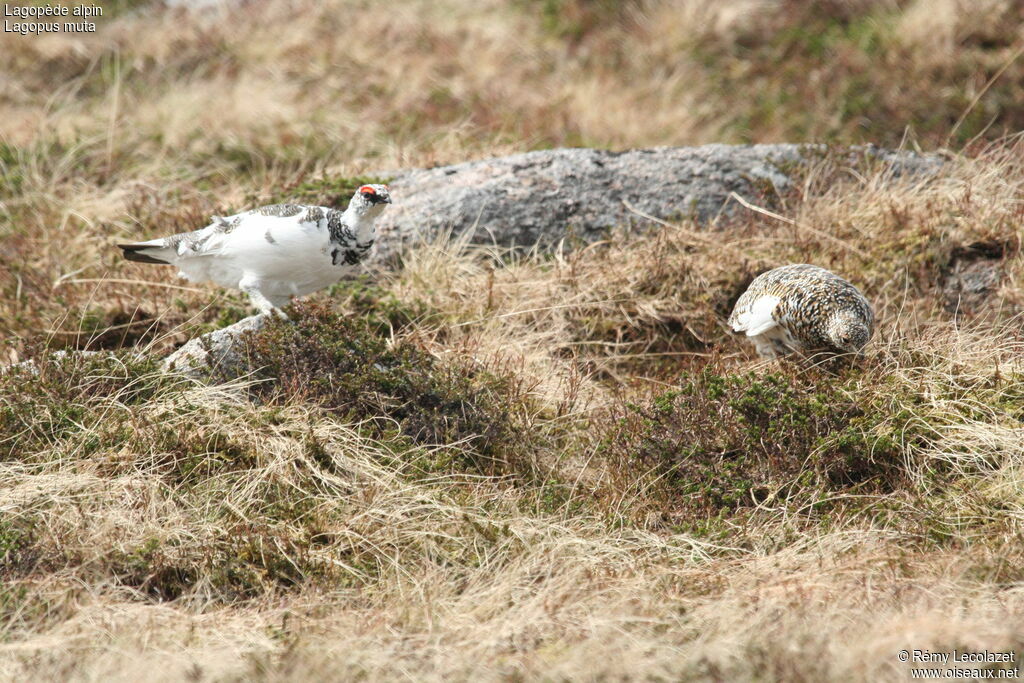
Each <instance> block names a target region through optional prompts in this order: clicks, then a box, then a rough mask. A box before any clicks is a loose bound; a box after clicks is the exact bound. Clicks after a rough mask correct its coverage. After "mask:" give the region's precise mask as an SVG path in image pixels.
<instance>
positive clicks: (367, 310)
mask: <svg viewBox="0 0 1024 683" xmlns="http://www.w3.org/2000/svg"><path fill="white" fill-rule="evenodd" d="M328 293H329V294H330V295H331V297H333V298H334V299H336V300H338V301H339V303H340V305H341V306H342V307H343V308H344V309H345V310H346V311H351V312H352V314H353V315H355V316H357V317H360V318H362V319H363V320H365V321H366V323H367V325H369V327H370V329H371V330H372V331H373V332H374V333H375V334H390V333H391V332H394V331H399V330H403V329H405V328H407V327H409V326H410V325H411V324H412V323H413V322H420V323H423V322H425V321H428V320H429V319H430V318H431V317H432V316H433V315H434V314H433V313H432V311H431V310H430V309H429V308H428V307H427V306H426V305H425V304H423V303H421V302H416V303H414V304H408V303H406V302H403V301H399V299H398V298H397V297H396V296H395V295H394V294H393V293H391V292H390V291H388V290H387V289H386V288H385V287H382V286H381V285H379V284H377V283H376V282H375V281H374V280H373V279H371V278H370V277H369V276H366V275H363V276H360V277H358V278H355V279H352V280H343V281H341V282H339V283H337V284H335V285H332V286H331V288H330V289H329V290H328Z"/></svg>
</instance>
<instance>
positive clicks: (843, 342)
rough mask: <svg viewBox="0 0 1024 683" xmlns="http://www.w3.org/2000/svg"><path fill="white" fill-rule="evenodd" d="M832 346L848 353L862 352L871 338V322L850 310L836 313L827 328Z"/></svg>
mask: <svg viewBox="0 0 1024 683" xmlns="http://www.w3.org/2000/svg"><path fill="white" fill-rule="evenodd" d="M825 333H826V335H827V336H828V341H829V343H830V344H832V346H834V347H835V348H837V349H839V350H840V351H846V352H847V353H860V350H861V349H863V348H864V347H865V346H867V343H868V340H870V339H871V322H870V321H865V320H864V319H863V318H862V317H860V316H858V315H856V314H854V313H851V312H849V311H841V312H838V313H834V314H833V315H832V316H831V317H830V318H829V321H828V326H827V329H826V332H825Z"/></svg>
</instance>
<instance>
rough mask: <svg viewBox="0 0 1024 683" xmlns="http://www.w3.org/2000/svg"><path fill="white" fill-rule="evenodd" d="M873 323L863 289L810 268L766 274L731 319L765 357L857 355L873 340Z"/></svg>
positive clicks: (789, 268) (803, 266)
mask: <svg viewBox="0 0 1024 683" xmlns="http://www.w3.org/2000/svg"><path fill="white" fill-rule="evenodd" d="M874 322H875V316H874V313H873V312H872V310H871V304H870V303H869V302H868V300H867V299H866V298H864V295H863V294H861V293H860V290H858V289H857V288H856V287H854V286H853V285H852V284H850V283H849V282H847V281H846V280H844V279H843V278H841V277H839V276H838V275H836V274H835V273H832V272H830V271H828V270H825V269H824V268H819V267H818V266H811V265H807V264H797V265H790V266H782V267H780V268H775V269H773V270H769V271H768V272H767V273H761V274H760V275H758V276H757V277H756V278H754V281H753V282H751V283H750V287H748V288H747V291H745V292H744V293H743V296H741V297H740V298H739V300H738V301H737V302H736V306H735V308H733V311H732V315H730V316H729V326H730V327H731V328H732V329H733V331H735V332H745V333H746V335H747V336H748V337H749V338H750V341H752V342H754V346H755V347H756V348H757V353H758V355H760V356H762V357H763V358H776V357H778V356H783V355H786V354H789V353H792V352H794V351H795V352H798V353H807V352H811V351H818V350H826V351H832V352H839V353H858V352H859V351H860V350H861V349H862V348H864V346H865V345H867V343H868V341H869V340H870V339H871V334H872V332H873V331H874Z"/></svg>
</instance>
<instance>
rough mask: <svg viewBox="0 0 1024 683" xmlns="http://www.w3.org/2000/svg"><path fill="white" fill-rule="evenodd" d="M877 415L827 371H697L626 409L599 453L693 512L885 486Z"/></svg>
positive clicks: (889, 472) (894, 469)
mask: <svg viewBox="0 0 1024 683" xmlns="http://www.w3.org/2000/svg"><path fill="white" fill-rule="evenodd" d="M883 417H884V416H877V415H872V414H870V411H866V410H862V408H861V407H860V406H859V405H858V403H857V401H856V400H855V399H854V398H853V397H852V395H851V394H850V393H849V392H846V391H844V390H843V384H842V382H841V381H840V380H838V379H836V378H834V377H831V376H828V375H816V376H813V377H811V376H800V377H796V376H790V375H787V374H782V373H772V374H766V375H757V374H752V373H751V374H740V375H733V374H721V373H719V372H715V371H713V370H711V369H708V368H705V369H704V370H702V371H700V372H694V373H692V374H685V375H684V376H683V377H682V378H681V379H680V382H679V388H678V389H674V390H672V391H669V392H666V393H663V394H661V395H658V396H656V397H654V398H653V399H652V400H651V401H650V402H649V403H648V404H646V405H643V406H639V405H628V406H626V407H625V408H624V409H623V410H622V412H621V414H620V415H619V419H618V420H617V421H616V422H615V423H614V425H613V426H612V427H611V428H610V430H609V433H608V435H607V436H606V438H605V440H604V442H603V449H604V452H605V454H606V455H609V456H610V457H612V458H613V459H614V460H615V461H616V462H617V463H618V464H619V468H618V469H619V470H620V471H621V472H629V471H630V470H633V471H636V469H637V467H638V465H639V466H640V467H641V468H642V469H643V471H646V472H649V473H651V474H653V475H656V477H657V484H656V485H655V487H656V488H657V489H660V491H661V493H662V494H663V497H664V498H666V499H667V500H666V502H667V503H668V504H669V505H670V506H672V507H675V506H679V507H681V508H683V512H684V516H687V514H688V515H689V516H691V517H700V516H707V515H712V514H716V513H721V512H723V511H725V512H730V511H735V510H737V509H738V508H742V507H748V506H753V505H756V504H758V503H761V502H763V501H765V500H768V499H769V498H774V499H788V498H792V497H799V498H800V499H801V500H804V498H805V494H808V493H811V494H813V493H815V492H821V491H822V490H828V489H843V488H848V487H853V486H857V487H860V488H867V489H871V490H876V491H882V490H890V489H891V487H892V486H894V485H895V483H896V482H898V481H899V480H900V479H901V468H900V460H899V457H898V456H899V450H898V448H897V443H898V442H897V440H896V439H894V438H893V436H892V435H891V434H889V433H888V430H889V429H890V428H889V427H888V426H887V423H885V421H884V419H883Z"/></svg>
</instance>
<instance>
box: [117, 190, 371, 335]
mask: <svg viewBox="0 0 1024 683" xmlns="http://www.w3.org/2000/svg"><path fill="white" fill-rule="evenodd" d="M390 203H391V195H390V194H389V192H388V188H387V185H363V186H362V187H360V188H359V189H358V190H357V191H356V193H355V195H353V197H352V201H351V202H349V205H348V208H347V209H345V210H344V211H337V210H335V209H329V208H327V207H323V206H302V205H299V204H272V205H270V206H263V207H260V208H258V209H253V210H252V211H246V212H244V213H239V214H235V215H234V216H227V217H221V216H214V217H213V219H212V220H213V222H212V223H210V225H208V226H206V227H205V228H200V229H199V230H195V231H193V232H183V233H179V234H177V235H171V236H170V237H162V238H159V239H155V240H149V241H148V242H137V243H133V244H119V245H118V246H119V247H120V248H121V249H123V250H124V256H125V258H127V259H128V260H129V261H139V262H141V263H159V264H166V265H172V266H177V267H178V268H179V269H180V271H181V275H182V276H183V277H185V278H187V279H189V280H192V281H193V282H205V281H211V282H214V283H216V284H218V285H220V286H221V287H230V288H234V289H240V290H242V291H243V292H245V293H246V294H248V295H249V298H250V299H251V300H252V303H253V305H254V306H255V307H256V308H258V309H259V310H260V312H261V313H272V312H273V313H276V314H278V315H283V313H281V306H284V305H285V304H286V303H288V300H289V299H290V298H291V297H293V296H302V295H304V294H309V293H310V292H315V291H316V290H318V289H323V288H324V287H328V286H330V285H332V284H334V283H335V282H338V281H339V280H340V279H341V278H342V276H343V275H344V274H345V271H346V270H349V269H350V268H351V267H352V266H354V265H356V264H358V263H359V262H360V261H361V260H363V258H364V257H365V256H366V253H367V252H368V251H369V249H370V247H372V246H373V242H374V239H376V236H377V232H376V229H375V228H374V225H373V222H374V220H375V219H376V218H377V216H378V215H379V214H380V212H381V211H382V210H383V209H384V206H385V205H386V204H390Z"/></svg>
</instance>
